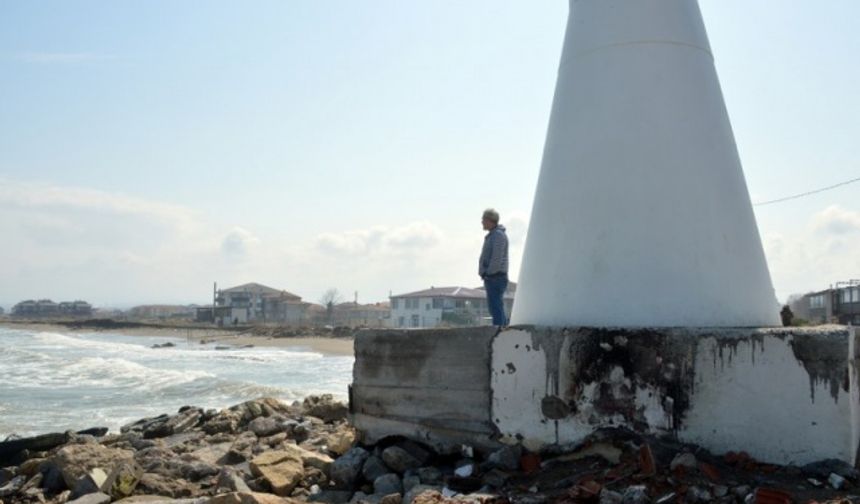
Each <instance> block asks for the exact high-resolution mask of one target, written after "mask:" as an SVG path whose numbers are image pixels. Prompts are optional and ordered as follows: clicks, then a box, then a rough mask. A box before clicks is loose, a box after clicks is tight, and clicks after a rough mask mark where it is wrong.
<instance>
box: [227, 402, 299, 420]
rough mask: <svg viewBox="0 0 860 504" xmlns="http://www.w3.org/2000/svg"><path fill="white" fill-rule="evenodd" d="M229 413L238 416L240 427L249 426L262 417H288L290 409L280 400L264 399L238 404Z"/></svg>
mask: <svg viewBox="0 0 860 504" xmlns="http://www.w3.org/2000/svg"><path fill="white" fill-rule="evenodd" d="M228 411H229V412H231V413H233V414H235V415H236V416H238V418H239V421H240V422H239V423H240V425H247V424H248V422H250V421H252V420H254V419H255V418H257V417H261V416H272V415H278V414H280V415H288V414H289V413H290V408H289V406H287V405H286V404H285V403H283V402H281V401H279V400H278V399H275V398H272V397H264V398H261V399H255V400H253V401H246V402H243V403H242V404H237V405H236V406H233V407H231V408H230V409H229V410H228Z"/></svg>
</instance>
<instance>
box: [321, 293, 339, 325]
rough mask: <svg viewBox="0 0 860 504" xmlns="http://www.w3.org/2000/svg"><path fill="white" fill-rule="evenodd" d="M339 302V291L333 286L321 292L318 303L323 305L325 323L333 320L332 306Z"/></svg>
mask: <svg viewBox="0 0 860 504" xmlns="http://www.w3.org/2000/svg"><path fill="white" fill-rule="evenodd" d="M340 302H341V297H340V292H338V291H337V289H335V288H331V289H329V290H327V291H325V293H323V295H322V297H321V298H320V304H321V305H323V306H324V307H325V319H326V323H328V324H329V325H331V323H332V321H333V320H334V307H335V305H336V304H338V303H340Z"/></svg>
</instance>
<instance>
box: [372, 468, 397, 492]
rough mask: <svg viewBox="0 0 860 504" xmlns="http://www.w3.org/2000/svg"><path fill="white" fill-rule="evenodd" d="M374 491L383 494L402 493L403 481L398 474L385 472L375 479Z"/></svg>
mask: <svg viewBox="0 0 860 504" xmlns="http://www.w3.org/2000/svg"><path fill="white" fill-rule="evenodd" d="M373 493H375V494H381V495H390V494H402V493H403V482H402V481H400V476H398V475H396V474H392V473H389V474H384V475H382V476H380V477H378V478H376V479H375V480H373Z"/></svg>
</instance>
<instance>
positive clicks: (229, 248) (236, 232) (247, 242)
mask: <svg viewBox="0 0 860 504" xmlns="http://www.w3.org/2000/svg"><path fill="white" fill-rule="evenodd" d="M259 244H260V239H259V238H257V237H256V236H254V234H253V233H251V232H250V231H248V230H247V229H244V228H241V227H235V228H233V229H232V230H231V231H230V232H229V233H227V236H225V237H224V239H223V240H222V241H221V253H222V254H224V257H226V258H227V259H228V260H230V261H242V260H244V259H246V258H247V257H248V255H249V254H250V253H251V251H252V250H253V249H254V248H255V247H256V246H257V245H259Z"/></svg>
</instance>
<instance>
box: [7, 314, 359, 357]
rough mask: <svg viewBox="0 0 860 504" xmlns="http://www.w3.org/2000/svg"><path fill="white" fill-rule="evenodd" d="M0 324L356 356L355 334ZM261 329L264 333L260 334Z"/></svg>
mask: <svg viewBox="0 0 860 504" xmlns="http://www.w3.org/2000/svg"><path fill="white" fill-rule="evenodd" d="M0 327H6V328H9V329H24V330H34V331H43V332H59V333H76V332H77V333H82V332H110V333H115V334H122V335H126V336H154V337H166V338H187V339H190V340H192V341H203V340H205V341H207V342H211V343H219V344H223V345H230V346H236V347H239V346H246V345H253V346H255V347H269V348H307V349H309V350H311V351H314V352H319V353H322V354H326V355H339V356H345V355H353V353H354V352H353V337H352V335H351V334H350V335H338V336H320V335H318V334H308V335H304V334H302V335H295V336H292V335H290V336H283V337H274V336H271V335H267V334H265V333H266V332H267V331H266V329H267V328H254V327H238V328H232V327H231V328H219V327H200V326H196V327H195V326H170V325H165V324H148V323H143V322H125V321H115V320H109V319H94V320H51V321H47V320H46V321H44V322H43V321H38V320H15V319H0ZM260 332H262V333H264V334H259V333H260Z"/></svg>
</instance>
